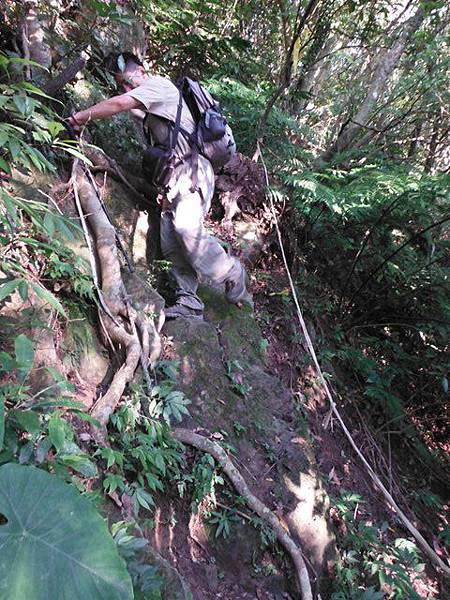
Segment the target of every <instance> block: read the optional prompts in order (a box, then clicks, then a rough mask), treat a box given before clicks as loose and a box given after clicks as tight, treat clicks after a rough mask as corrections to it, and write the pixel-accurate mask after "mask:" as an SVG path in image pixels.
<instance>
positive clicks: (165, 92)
mask: <svg viewBox="0 0 450 600" xmlns="http://www.w3.org/2000/svg"><path fill="white" fill-rule="evenodd" d="M113 72H114V74H115V79H116V82H117V84H118V86H119V87H120V88H121V89H123V90H124V91H125V93H123V94H121V95H119V96H114V97H113V98H110V99H108V100H103V101H102V102H99V103H98V104H95V105H94V106H91V107H90V108H87V109H86V110H82V111H80V112H77V113H75V114H74V115H73V116H72V117H71V118H70V124H71V125H72V126H73V127H74V128H75V129H77V130H78V129H79V128H80V127H81V126H82V125H84V124H85V123H88V122H89V121H90V120H95V119H102V118H106V117H111V116H112V115H115V114H117V113H120V112H123V111H129V110H132V109H144V110H145V111H146V113H147V114H148V116H147V119H146V121H145V126H146V127H148V129H149V130H150V134H151V137H152V139H153V140H155V142H156V143H158V144H165V143H166V144H167V142H168V140H169V144H170V141H171V140H172V139H175V140H176V144H175V148H174V154H175V157H176V162H175V165H174V168H173V171H172V172H171V174H170V177H169V179H168V180H167V181H165V182H164V186H163V187H162V189H161V192H162V195H163V200H162V211H161V249H162V252H163V255H164V257H165V258H166V259H167V260H169V261H170V262H171V263H172V273H173V275H174V277H175V279H176V282H177V300H176V304H175V306H173V307H170V308H168V309H166V317H168V318H177V317H191V318H200V319H201V318H203V309H204V305H203V302H202V301H201V299H200V298H199V297H198V295H197V288H198V275H200V276H201V277H202V278H205V279H209V280H211V281H212V282H213V283H214V284H219V285H220V284H225V294H226V298H227V300H228V301H229V302H230V303H232V304H237V305H238V306H240V305H241V304H242V303H243V302H248V303H249V304H251V295H250V294H249V292H248V290H247V281H248V278H247V275H246V272H245V269H244V267H243V266H242V265H241V263H240V262H239V260H238V259H237V258H233V257H231V256H229V255H228V254H227V253H226V252H225V250H224V249H223V248H222V246H221V245H220V244H219V242H218V241H217V240H216V239H215V238H214V237H212V236H210V235H209V234H208V233H207V232H206V230H205V228H204V225H203V217H204V216H205V215H206V213H207V212H208V210H209V208H210V206H211V200H212V196H213V193H214V171H213V168H212V166H211V164H210V162H209V161H208V160H207V159H206V158H205V157H204V156H201V155H197V156H195V157H194V156H193V155H192V147H191V145H190V143H189V140H188V137H187V136H185V135H178V136H177V137H176V138H172V137H171V136H173V135H174V131H173V130H174V123H175V122H176V119H177V111H178V110H180V111H181V117H180V118H179V123H180V128H181V129H182V130H183V131H184V132H187V133H188V134H189V133H192V132H193V131H194V130H195V122H194V119H193V117H192V115H191V113H190V111H189V109H188V107H187V105H186V103H185V102H184V100H182V99H181V98H180V93H179V90H178V89H177V87H176V86H175V85H174V84H173V83H172V82H171V81H170V80H169V79H167V78H165V77H160V76H151V75H148V74H147V73H146V71H145V69H144V67H143V65H142V63H141V61H140V60H139V59H138V58H137V57H136V56H134V55H132V54H130V53H122V54H120V55H119V57H118V59H117V61H115V65H114V70H113ZM194 182H195V183H194Z"/></svg>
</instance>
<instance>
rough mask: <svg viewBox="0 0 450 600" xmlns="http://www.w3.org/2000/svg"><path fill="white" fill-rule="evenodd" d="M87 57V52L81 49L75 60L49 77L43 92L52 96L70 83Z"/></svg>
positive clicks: (86, 60)
mask: <svg viewBox="0 0 450 600" xmlns="http://www.w3.org/2000/svg"><path fill="white" fill-rule="evenodd" d="M89 58H90V56H89V54H88V53H87V52H86V51H85V50H83V51H82V52H81V54H80V56H79V57H78V58H77V59H76V60H74V61H73V62H72V63H71V64H70V65H67V67H65V68H64V69H63V70H62V71H61V72H60V73H59V74H58V75H57V76H56V77H54V78H53V79H51V80H50V81H49V82H48V83H47V84H46V85H45V86H44V91H45V93H46V94H48V95H49V96H54V95H55V94H56V93H57V92H59V90H61V89H62V88H63V87H64V86H65V85H66V84H67V83H70V82H71V81H72V80H73V79H74V77H75V76H76V74H77V73H78V72H79V71H81V69H83V68H84V67H85V65H86V63H87V62H88V60H89Z"/></svg>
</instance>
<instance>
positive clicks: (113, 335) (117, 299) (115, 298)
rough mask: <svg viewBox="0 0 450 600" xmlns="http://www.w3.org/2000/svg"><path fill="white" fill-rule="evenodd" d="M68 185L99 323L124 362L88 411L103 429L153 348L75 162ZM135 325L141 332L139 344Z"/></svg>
mask: <svg viewBox="0 0 450 600" xmlns="http://www.w3.org/2000/svg"><path fill="white" fill-rule="evenodd" d="M72 183H73V186H74V193H75V197H76V199H77V203H79V205H80V207H81V213H80V218H81V219H82V221H83V224H84V215H87V217H86V218H87V222H88V223H89V225H90V228H91V230H92V233H93V237H94V241H95V256H92V257H91V264H92V265H93V267H92V268H93V270H97V267H98V271H99V273H96V272H95V273H93V276H94V281H96V280H97V277H98V278H99V279H100V280H101V289H98V288H97V289H98V292H99V296H100V299H101V304H102V306H103V304H105V307H104V309H105V313H106V314H105V316H104V319H103V320H102V322H103V325H104V328H105V333H106V336H107V338H108V339H109V340H110V341H111V342H112V343H113V344H117V346H118V347H119V348H121V349H123V351H124V353H125V360H124V362H123V364H122V366H121V367H120V368H119V369H118V371H117V372H116V373H115V375H114V377H113V380H112V383H111V385H110V386H109V388H108V391H107V392H106V393H105V394H104V395H103V396H102V397H101V398H99V399H98V400H97V402H96V403H95V404H94V406H93V407H92V409H91V414H92V416H93V417H94V418H95V419H97V420H98V421H99V422H100V424H101V425H102V427H103V428H104V427H105V426H106V424H107V422H108V420H109V417H110V416H111V414H112V413H113V412H114V410H115V409H116V407H117V405H118V403H119V401H120V398H121V397H122V394H123V392H124V389H125V386H126V385H127V383H129V382H130V381H132V379H133V376H134V372H135V371H136V368H137V366H138V364H139V361H141V364H142V366H143V368H144V372H145V371H146V365H147V363H148V360H149V354H150V355H151V357H152V358H153V360H154V359H155V358H156V357H155V353H154V348H151V347H150V342H149V335H148V323H147V322H146V318H145V316H143V315H138V316H136V314H134V310H133V309H132V308H131V306H130V305H129V302H128V300H127V293H126V289H125V286H124V284H123V281H122V275H121V269H120V261H119V258H118V253H117V247H116V231H115V228H114V226H113V225H112V223H111V222H110V221H109V219H108V216H107V215H106V213H105V211H104V210H103V207H102V205H101V203H100V201H99V198H98V195H97V193H96V191H95V189H94V186H93V185H92V183H91V182H90V181H89V179H88V177H87V176H86V174H85V173H84V171H83V169H82V168H81V166H80V164H79V163H78V162H77V161H75V162H74V167H73V171H72ZM83 213H84V214H83ZM85 235H86V236H87V242H88V245H90V244H89V232H87V231H86V229H85ZM89 249H90V252H91V254H94V249H92V248H89ZM135 322H136V324H138V328H139V329H140V330H141V335H142V344H141V340H140V338H139V336H138V332H137V329H136V327H135ZM155 334H156V331H155ZM156 336H157V337H156V338H153V340H154V341H156V345H155V346H156V348H157V349H158V348H159V345H158V342H159V336H158V335H157V334H156ZM100 435H101V434H100Z"/></svg>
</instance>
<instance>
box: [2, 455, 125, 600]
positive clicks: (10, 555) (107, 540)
mask: <svg viewBox="0 0 450 600" xmlns="http://www.w3.org/2000/svg"><path fill="white" fill-rule="evenodd" d="M24 490H26V493H24ZM0 514H2V515H4V516H5V517H6V518H7V523H6V524H3V525H0V576H1V581H2V586H3V589H4V590H6V592H7V595H8V597H14V598H17V599H18V600H19V599H21V598H35V599H36V600H44V599H46V598H56V597H65V598H73V600H75V599H78V598H80V597H83V598H99V599H100V598H104V599H105V600H106V599H108V600H113V599H117V600H119V599H120V600H125V599H128V598H129V599H131V598H133V590H132V584H131V579H130V576H129V574H128V573H127V571H126V569H125V566H124V564H123V561H122V560H121V559H120V558H119V556H118V553H117V550H116V547H115V545H114V542H113V540H112V539H111V536H110V534H109V532H108V530H107V527H106V524H105V522H104V521H103V519H102V518H101V517H100V515H99V514H98V513H97V512H96V510H95V509H94V507H93V506H92V505H91V504H90V503H89V502H88V501H87V500H86V499H84V498H82V497H80V496H79V495H78V493H77V492H76V491H75V490H74V489H73V488H72V487H70V486H68V485H66V484H64V483H63V482H61V481H59V480H58V479H57V478H56V477H54V476H51V475H49V474H48V473H45V472H44V471H42V470H39V469H35V468H33V467H24V466H19V465H14V464H9V465H4V466H3V467H1V468H0ZM49 565H51V568H49ZM2 596H3V597H6V596H4V595H3V594H2Z"/></svg>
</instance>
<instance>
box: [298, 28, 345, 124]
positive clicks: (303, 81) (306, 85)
mask: <svg viewBox="0 0 450 600" xmlns="http://www.w3.org/2000/svg"><path fill="white" fill-rule="evenodd" d="M323 41H324V43H323V46H322V48H318V51H317V54H316V56H315V57H314V59H313V61H312V62H311V64H310V66H309V68H308V69H307V71H306V72H305V73H304V74H303V75H302V76H301V77H300V78H299V80H298V82H297V85H296V87H295V91H294V92H293V94H292V95H293V96H294V97H296V98H294V99H293V100H292V112H293V113H294V114H297V115H298V114H299V113H301V112H302V111H304V110H305V108H306V106H307V104H308V103H309V97H306V95H307V94H309V95H311V93H312V91H313V90H314V89H316V90H317V89H318V87H319V88H320V82H321V81H322V80H323V78H322V77H321V73H322V71H323V70H324V59H325V58H326V57H327V56H328V55H329V54H330V52H331V51H332V49H333V46H334V45H335V43H336V37H335V36H331V37H328V38H327V37H325V38H324V40H323ZM316 84H319V86H318V87H317V86H316ZM315 95H317V93H316V94H315Z"/></svg>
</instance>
